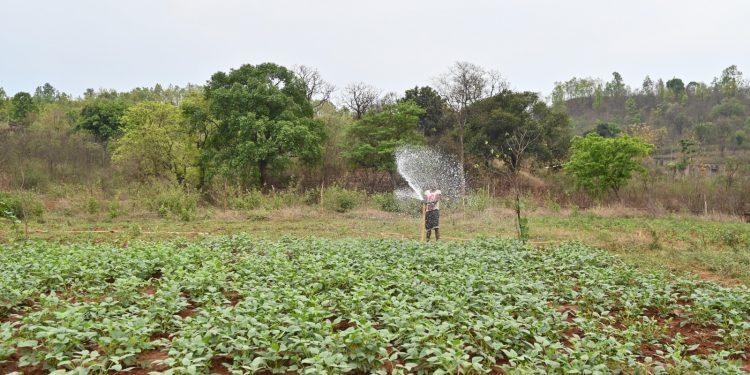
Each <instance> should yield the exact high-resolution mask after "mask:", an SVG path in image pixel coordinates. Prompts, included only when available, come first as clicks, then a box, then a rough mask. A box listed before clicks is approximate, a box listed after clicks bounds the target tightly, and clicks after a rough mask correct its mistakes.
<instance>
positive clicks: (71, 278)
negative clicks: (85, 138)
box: [0, 236, 750, 374]
mask: <svg viewBox="0 0 750 375" xmlns="http://www.w3.org/2000/svg"><path fill="white" fill-rule="evenodd" d="M0 275H2V279H0V373H5V372H13V371H19V372H25V373H47V372H53V373H60V374H62V373H77V374H85V373H108V372H113V371H122V370H129V371H131V372H133V373H144V374H145V373H149V372H162V373H179V374H182V373H212V372H213V373H261V374H267V373H292V374H294V373H299V374H302V373H305V374H307V373H311V374H312V373H314V374H326V373H327V374H343V373H349V374H360V373H381V374H386V373H393V374H405V373H418V374H447V373H450V374H457V373H462V374H477V373H498V374H499V373H616V372H623V373H741V372H742V371H743V366H744V368H745V369H747V365H748V363H750V362H748V358H747V357H748V356H749V355H750V318H749V315H750V290H748V289H747V288H744V287H742V288H723V287H719V286H717V285H715V284H712V283H707V282H700V281H697V280H694V279H689V278H683V277H675V276H671V275H668V274H657V273H644V272H641V271H639V270H637V269H634V268H631V267H628V266H626V265H623V264H621V263H620V262H619V261H618V260H617V259H616V258H613V257H612V256H609V255H607V254H606V253H604V252H601V251H598V250H594V249H591V248H587V247H585V246H582V245H579V244H574V243H569V244H562V245H560V246H557V247H554V248H534V247H531V246H526V245H523V244H520V243H518V242H515V241H512V240H502V239H498V240H477V241H471V242H462V243H458V242H444V243H440V244H435V243H430V244H423V243H418V242H411V241H391V240H324V239H294V238H284V239H280V240H276V241H260V240H255V239H253V238H251V237H247V236H233V237H209V238H205V239H201V240H197V241H188V240H176V241H172V242H131V243H129V244H127V245H126V246H119V247H118V246H114V245H91V244H75V245H60V244H52V243H45V242H31V243H24V244H12V245H0Z"/></svg>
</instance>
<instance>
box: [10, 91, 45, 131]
mask: <svg viewBox="0 0 750 375" xmlns="http://www.w3.org/2000/svg"><path fill="white" fill-rule="evenodd" d="M38 110H39V109H38V108H37V106H36V103H34V99H33V98H32V97H31V94H29V93H28V92H23V91H21V92H18V93H16V94H15V95H13V97H12V98H11V99H10V113H9V116H8V117H9V120H10V121H11V122H15V123H19V124H21V125H23V126H29V125H31V123H30V121H29V115H30V114H32V113H35V112H37V111H38Z"/></svg>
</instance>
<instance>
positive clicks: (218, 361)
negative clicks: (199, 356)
mask: <svg viewBox="0 0 750 375" xmlns="http://www.w3.org/2000/svg"><path fill="white" fill-rule="evenodd" d="M225 363H228V364H231V363H232V358H230V357H226V356H216V357H213V358H211V373H214V374H220V375H229V374H230V372H229V369H228V368H226V366H224V364H225Z"/></svg>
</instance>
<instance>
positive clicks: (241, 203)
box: [229, 190, 263, 210]
mask: <svg viewBox="0 0 750 375" xmlns="http://www.w3.org/2000/svg"><path fill="white" fill-rule="evenodd" d="M262 205H263V194H262V193H261V192H260V191H257V190H253V191H248V192H247V193H245V194H242V195H239V196H236V197H234V198H232V199H230V200H229V208H231V209H233V210H255V209H257V208H260V207H261V206H262Z"/></svg>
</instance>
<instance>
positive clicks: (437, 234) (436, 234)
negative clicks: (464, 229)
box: [427, 228, 440, 241]
mask: <svg viewBox="0 0 750 375" xmlns="http://www.w3.org/2000/svg"><path fill="white" fill-rule="evenodd" d="M427 238H429V236H428V237H427ZM439 239H440V228H435V241H437V240H439Z"/></svg>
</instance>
